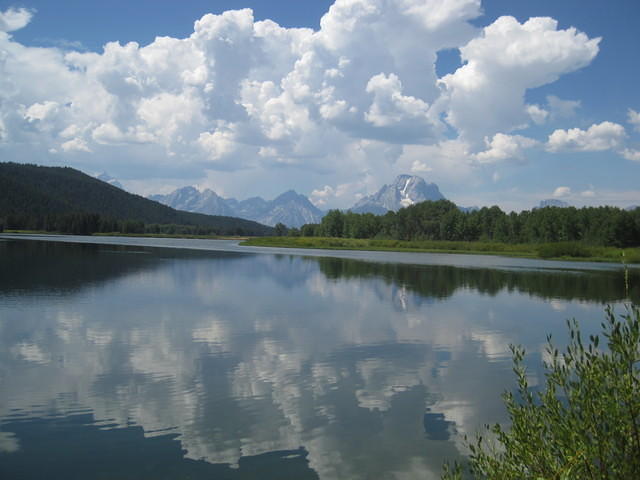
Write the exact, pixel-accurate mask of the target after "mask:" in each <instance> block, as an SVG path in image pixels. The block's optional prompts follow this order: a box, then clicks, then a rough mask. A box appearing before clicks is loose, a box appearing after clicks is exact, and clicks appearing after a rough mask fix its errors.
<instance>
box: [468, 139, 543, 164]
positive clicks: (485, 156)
mask: <svg viewBox="0 0 640 480" xmlns="http://www.w3.org/2000/svg"><path fill="white" fill-rule="evenodd" d="M485 144H486V146H487V150H485V151H483V152H480V153H478V154H476V155H475V159H476V160H477V161H478V162H479V163H496V162H501V161H504V160H522V159H523V158H524V150H526V149H528V148H533V147H535V146H536V145H538V142H537V141H536V140H534V139H532V138H527V137H523V136H522V135H505V134H504V133H496V134H495V135H494V137H493V138H492V139H491V141H489V139H488V138H485Z"/></svg>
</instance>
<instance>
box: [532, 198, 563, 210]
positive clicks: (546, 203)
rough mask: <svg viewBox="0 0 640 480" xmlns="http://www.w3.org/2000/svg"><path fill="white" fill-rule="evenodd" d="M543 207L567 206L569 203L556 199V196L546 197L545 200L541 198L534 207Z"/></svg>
mask: <svg viewBox="0 0 640 480" xmlns="http://www.w3.org/2000/svg"><path fill="white" fill-rule="evenodd" d="M545 207H558V208H567V207H570V205H569V204H568V203H567V202H565V201H563V200H558V199H557V198H547V199H546V200H541V201H540V204H539V205H538V206H537V207H536V208H545Z"/></svg>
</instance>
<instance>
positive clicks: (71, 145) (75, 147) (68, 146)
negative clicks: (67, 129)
mask: <svg viewBox="0 0 640 480" xmlns="http://www.w3.org/2000/svg"><path fill="white" fill-rule="evenodd" d="M60 148H62V150H63V151H64V152H91V149H90V148H89V146H88V145H87V142H85V141H84V140H83V139H81V138H74V139H72V140H68V141H66V142H64V143H63V144H62V145H60Z"/></svg>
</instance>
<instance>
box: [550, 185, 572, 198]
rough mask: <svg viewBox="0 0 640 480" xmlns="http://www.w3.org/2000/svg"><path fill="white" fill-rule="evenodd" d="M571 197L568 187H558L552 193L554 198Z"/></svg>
mask: <svg viewBox="0 0 640 480" xmlns="http://www.w3.org/2000/svg"><path fill="white" fill-rule="evenodd" d="M569 195H571V189H570V188H569V187H558V188H556V189H555V190H554V191H553V197H554V198H562V197H568V196H569Z"/></svg>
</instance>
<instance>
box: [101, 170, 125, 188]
mask: <svg viewBox="0 0 640 480" xmlns="http://www.w3.org/2000/svg"><path fill="white" fill-rule="evenodd" d="M96 178H97V179H98V180H100V181H101V182H104V183H108V184H109V185H113V186H114V187H118V188H119V189H120V190H124V189H125V188H124V187H123V186H122V184H121V183H120V182H119V181H118V180H116V179H115V178H113V177H112V176H111V175H109V174H108V173H107V172H102V173H100V174H98V175H96Z"/></svg>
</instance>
